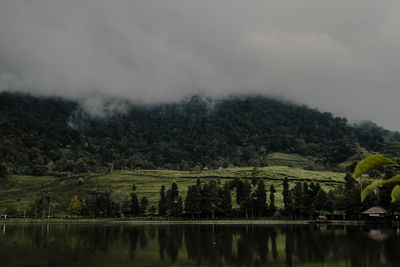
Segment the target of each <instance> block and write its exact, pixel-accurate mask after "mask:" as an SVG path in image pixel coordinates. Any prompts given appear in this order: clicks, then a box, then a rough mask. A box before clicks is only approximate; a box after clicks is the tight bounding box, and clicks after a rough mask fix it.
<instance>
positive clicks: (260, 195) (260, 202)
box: [254, 179, 267, 217]
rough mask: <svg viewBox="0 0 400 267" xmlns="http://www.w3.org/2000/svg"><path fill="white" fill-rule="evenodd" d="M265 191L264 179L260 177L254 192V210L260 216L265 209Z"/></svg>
mask: <svg viewBox="0 0 400 267" xmlns="http://www.w3.org/2000/svg"><path fill="white" fill-rule="evenodd" d="M266 202H267V191H266V190H265V185H264V181H263V180H262V179H259V180H258V183H257V189H256V192H255V203H254V204H255V205H254V206H255V207H254V208H255V210H256V212H257V213H258V216H260V217H261V216H262V215H263V214H264V213H265V211H266V205H267V203H266Z"/></svg>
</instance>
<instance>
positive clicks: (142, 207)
mask: <svg viewBox="0 0 400 267" xmlns="http://www.w3.org/2000/svg"><path fill="white" fill-rule="evenodd" d="M148 205H149V201H148V200H147V198H146V197H142V199H141V201H140V214H141V215H144V214H146V211H147V206H148Z"/></svg>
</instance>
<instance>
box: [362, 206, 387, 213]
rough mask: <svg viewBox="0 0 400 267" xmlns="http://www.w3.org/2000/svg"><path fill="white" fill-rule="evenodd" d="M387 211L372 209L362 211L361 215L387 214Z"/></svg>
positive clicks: (377, 208)
mask: <svg viewBox="0 0 400 267" xmlns="http://www.w3.org/2000/svg"><path fill="white" fill-rule="evenodd" d="M387 213H388V211H387V210H385V209H384V208H381V207H372V208H369V209H367V210H366V211H363V212H362V214H387Z"/></svg>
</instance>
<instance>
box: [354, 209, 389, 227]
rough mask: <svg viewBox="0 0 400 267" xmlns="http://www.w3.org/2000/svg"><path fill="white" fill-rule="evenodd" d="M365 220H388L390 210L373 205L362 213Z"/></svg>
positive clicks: (381, 221) (377, 221)
mask: <svg viewBox="0 0 400 267" xmlns="http://www.w3.org/2000/svg"><path fill="white" fill-rule="evenodd" d="M361 214H362V215H363V217H364V219H365V220H367V221H368V222H372V223H385V222H387V219H389V218H388V216H387V215H388V214H389V212H388V211H387V210H385V209H384V208H381V207H372V208H369V209H367V210H365V211H363V212H362V213H361Z"/></svg>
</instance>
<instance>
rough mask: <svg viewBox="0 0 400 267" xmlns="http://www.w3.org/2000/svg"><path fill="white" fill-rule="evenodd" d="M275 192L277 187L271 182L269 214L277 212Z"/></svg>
mask: <svg viewBox="0 0 400 267" xmlns="http://www.w3.org/2000/svg"><path fill="white" fill-rule="evenodd" d="M275 193H276V190H275V187H274V185H273V184H271V186H270V187H269V208H268V211H269V214H270V215H272V216H273V215H274V214H275V211H276V206H275Z"/></svg>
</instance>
